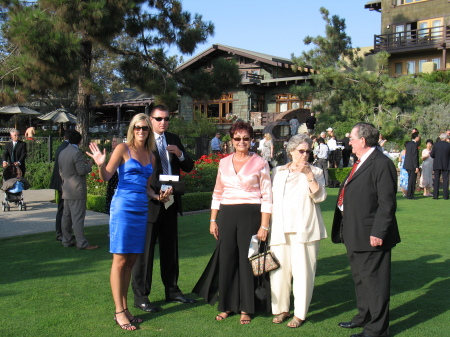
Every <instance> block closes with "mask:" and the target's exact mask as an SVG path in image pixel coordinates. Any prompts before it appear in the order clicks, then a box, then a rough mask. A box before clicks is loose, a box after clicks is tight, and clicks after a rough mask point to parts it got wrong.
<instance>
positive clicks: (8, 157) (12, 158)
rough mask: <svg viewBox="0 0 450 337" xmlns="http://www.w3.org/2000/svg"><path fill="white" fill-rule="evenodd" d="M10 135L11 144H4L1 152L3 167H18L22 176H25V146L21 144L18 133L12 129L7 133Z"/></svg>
mask: <svg viewBox="0 0 450 337" xmlns="http://www.w3.org/2000/svg"><path fill="white" fill-rule="evenodd" d="M9 134H10V135H11V142H9V143H6V145H5V151H4V152H3V167H6V166H8V165H15V166H19V168H20V170H21V171H22V176H23V177H24V176H25V170H26V168H25V159H26V158H27V144H25V143H24V142H22V141H21V140H20V139H19V138H20V134H19V131H18V130H16V129H12V130H11V131H10V133H9Z"/></svg>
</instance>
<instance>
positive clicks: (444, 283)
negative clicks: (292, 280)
mask: <svg viewBox="0 0 450 337" xmlns="http://www.w3.org/2000/svg"><path fill="white" fill-rule="evenodd" d="M329 194H330V195H329V198H328V200H327V201H326V202H325V203H323V204H322V212H323V216H324V220H325V222H326V225H327V228H328V231H329V232H330V228H331V220H332V215H333V214H332V213H333V210H334V203H335V200H336V194H337V189H330V190H329ZM449 206H450V202H449V201H446V200H442V199H440V200H432V199H431V198H423V197H419V200H417V201H410V200H406V199H404V198H403V197H401V195H400V194H399V197H398V212H397V219H398V222H399V226H400V233H401V237H402V241H403V242H402V243H400V244H399V245H398V246H397V247H396V248H395V249H394V250H393V254H392V256H393V265H392V274H393V275H392V297H391V335H393V336H405V337H414V336H424V337H428V336H436V335H438V336H450V326H449V322H450V313H449V307H450V299H449V295H450V294H449V289H450V277H449V274H450V263H449V262H450V252H449V237H450V235H449V234H450V230H449V224H448V220H449ZM208 220H209V215H208V214H207V213H205V214H199V215H191V216H185V217H182V218H181V219H180V224H179V242H180V265H181V271H180V272H181V274H180V280H179V285H180V287H181V288H182V289H183V290H184V292H185V293H187V294H189V292H190V290H191V289H192V288H193V286H194V285H195V283H196V281H197V280H198V278H199V276H200V275H201V273H202V271H203V269H204V267H205V266H206V263H207V262H208V260H209V257H210V256H211V253H212V251H213V249H214V245H215V241H214V239H213V238H212V236H211V235H210V234H209V231H208V227H209V221H208ZM107 232H108V226H107V225H102V226H97V227H89V228H86V235H87V237H88V239H89V241H90V242H91V243H93V244H99V245H100V249H98V250H94V251H79V250H77V249H75V248H63V247H61V245H60V243H59V242H57V241H55V240H54V233H42V234H33V235H27V236H22V237H16V238H7V239H1V240H0V250H1V251H0V266H1V267H2V271H1V277H0V284H1V288H0V300H1V302H0V308H1V310H2V314H1V315H0V317H1V318H0V336H115V335H131V334H132V335H134V336H143V335H145V336H147V335H152V336H231V335H238V336H241V335H242V336H318V337H322V336H349V335H350V334H352V333H358V332H359V331H360V330H359V329H355V330H351V331H349V330H345V329H342V328H339V327H337V323H338V322H341V321H347V320H349V319H350V318H351V317H352V316H353V315H354V314H355V300H354V292H353V284H352V281H351V278H350V274H349V267H348V263H347V259H346V256H345V249H344V246H343V245H335V244H332V243H331V241H330V240H329V239H326V240H324V241H322V246H321V251H320V256H319V261H318V270H317V278H316V287H315V290H314V296H313V300H312V303H311V307H310V312H309V314H308V316H307V321H306V322H305V324H304V325H303V326H302V327H301V328H299V329H289V328H287V327H286V326H285V325H284V324H280V325H275V324H272V323H271V317H270V315H269V314H260V315H258V316H256V317H255V318H254V319H253V321H252V323H251V324H250V325H248V326H241V325H239V323H238V320H239V316H232V317H230V318H228V319H227V320H225V321H223V322H216V321H214V316H215V314H216V309H215V308H214V307H211V306H209V305H207V304H205V303H204V302H203V301H202V300H200V301H199V302H198V303H197V304H195V305H182V304H166V303H165V302H164V301H163V299H164V289H163V287H162V284H161V281H160V278H159V277H156V278H155V279H154V285H153V289H154V290H153V292H152V297H151V300H152V301H154V302H155V303H156V304H159V305H161V306H162V307H163V311H162V312H160V313H158V314H144V313H143V312H141V311H139V310H137V309H135V308H130V310H131V312H132V313H134V314H138V315H140V317H142V318H143V319H144V320H145V321H144V323H142V324H140V330H138V331H134V332H128V331H122V330H120V329H119V327H118V326H116V325H114V322H113V320H112V318H113V314H114V306H113V301H112V297H111V294H110V288H109V268H110V262H111V255H110V254H109V253H108V237H107ZM155 268H158V269H159V265H157V264H156V265H155ZM155 274H156V275H158V274H159V273H158V272H156V273H155ZM193 296H195V295H193ZM130 298H131V299H132V296H131V295H130ZM132 303H133V302H132V300H131V301H130V304H131V306H132ZM141 313H142V314H141Z"/></svg>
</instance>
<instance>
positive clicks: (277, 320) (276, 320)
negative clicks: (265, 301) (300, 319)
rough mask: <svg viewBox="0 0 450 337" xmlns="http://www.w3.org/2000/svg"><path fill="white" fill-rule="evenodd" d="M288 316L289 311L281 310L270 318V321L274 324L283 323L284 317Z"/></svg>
mask: <svg viewBox="0 0 450 337" xmlns="http://www.w3.org/2000/svg"><path fill="white" fill-rule="evenodd" d="M289 316H291V314H290V313H288V312H282V313H281V314H279V315H275V317H274V318H273V320H272V323H275V324H280V323H283V322H284V321H285V320H286V318H288V317H289Z"/></svg>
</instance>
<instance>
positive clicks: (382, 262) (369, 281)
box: [347, 249, 391, 337]
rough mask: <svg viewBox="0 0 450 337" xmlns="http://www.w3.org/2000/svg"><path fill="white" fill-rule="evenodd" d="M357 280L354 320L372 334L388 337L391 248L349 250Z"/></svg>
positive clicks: (355, 279)
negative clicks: (367, 250) (363, 250)
mask: <svg viewBox="0 0 450 337" xmlns="http://www.w3.org/2000/svg"><path fill="white" fill-rule="evenodd" d="M347 256H348V261H349V263H350V268H351V270H352V277H353V281H354V283H355V293H356V305H357V308H358V314H357V315H356V316H355V317H353V319H352V322H353V323H355V324H359V325H364V330H363V332H364V333H366V334H368V335H369V336H373V337H381V336H389V301H390V282H391V250H390V249H388V250H381V251H374V252H352V251H347Z"/></svg>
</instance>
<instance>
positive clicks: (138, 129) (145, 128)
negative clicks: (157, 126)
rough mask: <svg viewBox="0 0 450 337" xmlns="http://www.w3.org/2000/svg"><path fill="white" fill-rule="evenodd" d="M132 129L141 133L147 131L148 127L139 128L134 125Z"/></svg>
mask: <svg viewBox="0 0 450 337" xmlns="http://www.w3.org/2000/svg"><path fill="white" fill-rule="evenodd" d="M134 129H135V130H137V131H140V130H142V131H148V129H149V127H148V126H139V125H135V126H134Z"/></svg>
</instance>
